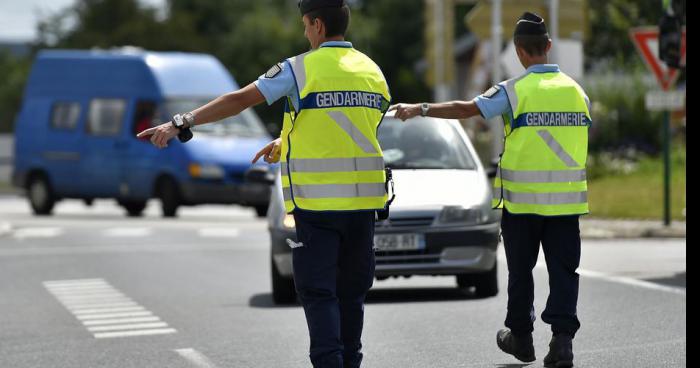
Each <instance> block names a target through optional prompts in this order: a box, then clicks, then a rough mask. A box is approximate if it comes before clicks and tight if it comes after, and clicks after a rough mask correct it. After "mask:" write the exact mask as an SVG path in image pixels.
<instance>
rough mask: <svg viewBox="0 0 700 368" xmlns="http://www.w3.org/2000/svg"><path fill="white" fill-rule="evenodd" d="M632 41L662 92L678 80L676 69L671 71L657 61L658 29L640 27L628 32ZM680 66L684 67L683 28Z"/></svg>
mask: <svg viewBox="0 0 700 368" xmlns="http://www.w3.org/2000/svg"><path fill="white" fill-rule="evenodd" d="M630 36H632V41H634V45H635V46H637V51H639V54H640V55H642V59H644V62H645V63H646V64H647V67H649V70H651V72H652V73H654V76H655V77H656V80H657V81H658V82H659V85H660V86H661V88H662V89H663V90H664V91H668V90H669V88H671V86H672V85H673V84H674V83H675V82H676V79H678V69H672V68H669V67H667V66H666V64H665V63H664V62H663V61H661V59H659V28H658V27H641V28H634V29H632V30H631V31H630ZM681 65H685V27H683V38H682V40H681Z"/></svg>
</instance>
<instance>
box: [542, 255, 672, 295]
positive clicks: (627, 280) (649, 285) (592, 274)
mask: <svg viewBox="0 0 700 368" xmlns="http://www.w3.org/2000/svg"><path fill="white" fill-rule="evenodd" d="M535 267H537V268H543V269H546V268H547V264H546V263H544V262H538V263H537V265H536V266H535ZM576 272H577V273H578V274H579V275H581V276H584V277H589V278H592V279H599V280H605V281H609V282H615V283H618V284H624V285H630V286H635V287H640V288H644V289H650V290H657V291H663V292H667V293H672V294H679V295H683V296H685V295H686V292H685V289H683V288H680V287H672V286H664V285H659V284H656V283H653V282H649V281H643V280H637V279H633V278H631V277H623V276H614V275H608V274H605V273H602V272H598V271H589V270H584V269H582V268H579V269H577V270H576Z"/></svg>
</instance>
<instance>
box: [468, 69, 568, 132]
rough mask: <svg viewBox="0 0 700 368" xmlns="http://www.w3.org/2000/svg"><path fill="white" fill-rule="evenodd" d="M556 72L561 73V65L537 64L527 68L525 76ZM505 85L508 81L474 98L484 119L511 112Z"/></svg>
mask: <svg viewBox="0 0 700 368" xmlns="http://www.w3.org/2000/svg"><path fill="white" fill-rule="evenodd" d="M555 72H559V65H557V64H536V65H532V66H530V67H529V68H527V70H526V71H525V74H529V73H555ZM505 83H506V81H503V82H501V83H498V84H497V85H495V86H493V87H492V88H491V89H489V90H488V91H486V92H485V93H484V94H482V95H480V96H477V97H476V98H474V100H473V101H474V103H476V106H477V107H478V108H479V111H480V112H481V116H483V117H484V119H491V118H493V117H496V116H499V115H503V114H506V113H509V112H511V108H510V103H509V102H508V94H507V93H506V88H505Z"/></svg>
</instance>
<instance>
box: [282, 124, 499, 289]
mask: <svg viewBox="0 0 700 368" xmlns="http://www.w3.org/2000/svg"><path fill="white" fill-rule="evenodd" d="M378 137H379V142H380V144H381V147H382V150H383V151H384V161H385V162H386V165H387V166H388V167H390V168H392V171H393V176H394V182H395V192H396V200H395V201H394V203H393V204H392V206H391V212H390V216H389V219H388V220H385V221H378V222H377V224H376V228H375V229H376V231H375V237H374V243H375V252H376V253H375V254H376V271H375V276H376V278H377V279H378V280H382V279H386V278H389V277H400V276H407V277H408V276H412V275H436V276H456V279H457V286H458V287H460V288H470V287H474V288H475V289H474V292H475V294H476V295H477V296H480V297H489V296H494V295H496V294H498V281H497V276H498V275H497V269H498V268H497V265H496V250H497V247H498V242H499V241H498V240H499V231H500V226H499V220H500V213H499V212H498V211H496V210H492V209H491V186H490V183H489V180H488V178H487V174H486V172H485V170H484V168H483V167H482V165H481V163H480V161H479V159H478V157H477V154H476V151H475V150H474V147H473V146H472V144H471V142H470V140H469V138H468V136H467V135H466V134H465V133H464V130H463V129H462V127H461V126H460V125H459V122H458V121H456V120H443V119H435V118H420V117H419V118H415V119H411V120H408V121H406V122H402V121H400V120H398V119H395V118H394V117H393V116H392V115H388V116H387V117H386V118H385V119H384V121H383V122H382V124H381V126H380V127H379V131H378ZM268 224H269V230H270V238H271V243H272V246H271V252H270V262H271V270H272V295H273V299H274V301H275V302H276V303H289V302H293V301H294V300H295V299H296V294H295V290H294V281H293V277H292V254H291V248H290V247H289V246H288V243H287V239H291V240H293V241H296V232H295V225H294V217H293V216H292V215H289V214H286V213H285V210H284V201H283V199H282V185H281V181H280V178H279V177H278V178H277V180H276V183H275V188H273V190H272V196H271V198H270V207H269V211H268Z"/></svg>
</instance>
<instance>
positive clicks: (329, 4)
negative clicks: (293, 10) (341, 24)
mask: <svg viewBox="0 0 700 368" xmlns="http://www.w3.org/2000/svg"><path fill="white" fill-rule="evenodd" d="M343 5H345V0H301V1H299V10H300V11H301V15H302V16H304V15H306V14H308V13H309V12H312V11H314V10H318V9H323V8H341V7H343Z"/></svg>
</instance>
